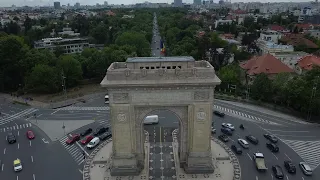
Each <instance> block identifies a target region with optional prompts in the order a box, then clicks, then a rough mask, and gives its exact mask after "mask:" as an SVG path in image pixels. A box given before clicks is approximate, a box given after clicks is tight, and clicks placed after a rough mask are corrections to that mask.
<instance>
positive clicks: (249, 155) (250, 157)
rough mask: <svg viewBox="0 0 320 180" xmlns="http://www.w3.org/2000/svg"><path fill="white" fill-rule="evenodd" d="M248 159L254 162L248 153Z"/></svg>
mask: <svg viewBox="0 0 320 180" xmlns="http://www.w3.org/2000/svg"><path fill="white" fill-rule="evenodd" d="M247 155H248V157H249V158H250V160H251V161H252V158H251V157H250V155H249V154H248V153H247Z"/></svg>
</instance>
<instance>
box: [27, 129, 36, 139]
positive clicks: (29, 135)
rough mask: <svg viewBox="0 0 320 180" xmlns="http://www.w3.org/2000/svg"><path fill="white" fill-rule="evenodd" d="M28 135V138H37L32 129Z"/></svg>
mask: <svg viewBox="0 0 320 180" xmlns="http://www.w3.org/2000/svg"><path fill="white" fill-rule="evenodd" d="M26 135H27V138H28V139H34V138H35V135H34V133H33V132H32V131H30V130H29V131H27V133H26Z"/></svg>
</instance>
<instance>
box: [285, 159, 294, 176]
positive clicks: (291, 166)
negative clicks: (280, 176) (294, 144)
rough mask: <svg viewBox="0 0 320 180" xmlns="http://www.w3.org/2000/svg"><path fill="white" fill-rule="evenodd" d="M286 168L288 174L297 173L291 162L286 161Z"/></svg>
mask: <svg viewBox="0 0 320 180" xmlns="http://www.w3.org/2000/svg"><path fill="white" fill-rule="evenodd" d="M284 167H285V168H286V169H287V171H288V173H291V174H295V173H296V166H295V165H294V164H293V163H292V162H291V161H284Z"/></svg>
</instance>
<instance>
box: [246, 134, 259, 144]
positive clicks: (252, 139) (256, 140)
mask: <svg viewBox="0 0 320 180" xmlns="http://www.w3.org/2000/svg"><path fill="white" fill-rule="evenodd" d="M246 139H247V140H248V141H250V142H251V143H252V144H255V145H257V144H259V140H258V139H257V138H256V137H254V136H252V135H248V136H246Z"/></svg>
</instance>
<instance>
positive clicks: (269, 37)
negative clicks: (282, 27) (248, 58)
mask: <svg viewBox="0 0 320 180" xmlns="http://www.w3.org/2000/svg"><path fill="white" fill-rule="evenodd" d="M281 37H282V34H281V33H280V32H277V31H272V30H267V31H262V32H261V33H260V37H259V40H263V41H270V42H274V43H278V41H279V39H281Z"/></svg>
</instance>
